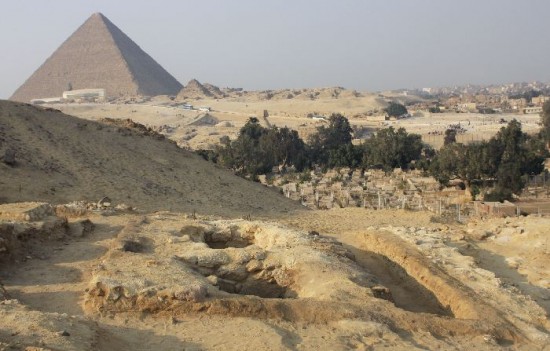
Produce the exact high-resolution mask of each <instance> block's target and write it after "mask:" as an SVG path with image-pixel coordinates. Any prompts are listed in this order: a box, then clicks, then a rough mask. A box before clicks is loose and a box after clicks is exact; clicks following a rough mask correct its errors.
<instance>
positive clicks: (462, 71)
mask: <svg viewBox="0 0 550 351" xmlns="http://www.w3.org/2000/svg"><path fill="white" fill-rule="evenodd" d="M0 3H1V5H2V13H1V17H2V18H1V20H0V38H1V40H0V43H1V44H2V46H1V54H0V60H1V61H0V62H1V63H2V64H1V65H0V77H1V79H0V98H3V99H5V98H8V97H9V96H11V94H12V93H13V92H14V91H15V89H17V88H18V87H19V86H20V85H21V84H22V83H23V82H24V81H25V80H26V79H27V78H28V77H29V76H30V75H31V74H32V73H33V72H34V71H35V70H36V69H37V68H38V67H39V66H40V65H41V64H42V63H43V62H44V61H45V60H46V59H47V58H48V57H49V56H50V55H51V54H52V53H53V52H54V51H55V50H56V49H57V48H58V47H59V46H60V45H61V43H63V41H64V40H65V39H67V38H68V37H69V36H70V35H71V34H72V33H73V32H74V31H75V30H76V29H77V28H78V27H79V26H80V25H81V24H82V23H83V22H84V21H86V19H87V18H88V17H89V16H90V15H91V14H92V13H94V12H101V13H103V14H104V15H105V16H106V17H107V18H109V19H110V20H111V21H112V22H113V23H114V24H115V25H116V26H118V27H119V28H120V29H121V30H122V31H123V32H125V33H126V34H127V35H128V36H129V37H130V38H131V39H132V40H134V41H135V42H136V43H137V44H138V45H139V46H140V47H141V48H142V49H143V50H145V51H146V52H147V53H148V54H149V55H151V56H152V57H153V58H154V59H155V60H156V61H157V62H158V63H159V64H161V65H162V66H163V67H164V68H165V69H166V70H167V71H168V72H170V73H171V74H172V75H173V76H174V77H175V78H176V79H178V80H179V81H180V82H181V83H182V84H186V83H187V81H189V80H190V79H192V78H196V79H198V80H199V81H201V82H208V83H212V84H215V85H218V86H220V87H241V88H245V89H247V90H256V89H279V88H306V87H327V86H343V87H345V88H349V89H357V90H361V91H378V90H386V89H399V88H422V87H434V86H451V85H464V84H468V83H471V84H498V83H506V82H519V81H534V80H539V81H543V82H548V81H550V69H549V68H550V67H549V66H550V20H549V16H550V1H549V0H515V1H512V0H278V1H277V0H271V1H263V0H195V1H191V0H181V1H177V0H173V1H170V0H155V1H145V0H131V1H130V0H116V1H115V0H93V1H92V0H70V1H69V0H55V1H53V0H51V1H46V0H25V1H16V0H0Z"/></svg>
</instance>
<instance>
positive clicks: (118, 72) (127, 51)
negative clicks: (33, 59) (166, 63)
mask: <svg viewBox="0 0 550 351" xmlns="http://www.w3.org/2000/svg"><path fill="white" fill-rule="evenodd" d="M69 87H70V88H72V89H88V88H103V89H105V90H106V94H107V96H108V97H120V96H135V95H148V96H154V95H165V94H166V95H176V94H177V93H178V92H179V91H180V90H181V88H182V85H181V84H180V83H179V82H178V81H177V80H176V79H175V78H174V77H172V76H171V75H170V74H169V73H168V72H167V71H166V70H165V69H164V68H162V67H161V66H160V65H159V64H158V63H157V62H156V61H155V60H154V59H153V58H152V57H151V56H149V55H148V54H147V53H145V52H144V51H143V50H142V49H141V48H140V47H139V46H138V45H137V44H136V43H134V42H133V41H132V39H130V38H129V37H128V36H127V35H126V34H124V33H123V32H122V31H121V30H120V29H119V28H118V27H117V26H115V25H114V24H113V23H112V22H111V21H109V19H108V18H107V17H105V16H104V15H102V14H101V13H94V14H93V15H92V16H91V17H90V18H88V20H87V21H86V22H84V24H82V26H80V28H78V29H77V30H76V31H75V32H74V33H73V34H72V35H71V36H70V37H69V38H68V39H67V40H66V41H65V42H64V43H63V44H62V45H61V46H60V47H59V48H58V49H57V50H56V51H55V52H54V53H53V54H52V55H51V56H50V57H49V58H48V59H47V60H46V62H44V64H42V66H40V67H39V68H38V69H37V70H36V71H35V72H34V73H33V74H32V75H31V77H30V78H29V79H27V81H26V82H25V83H24V84H23V85H22V86H21V87H19V89H17V90H16V91H15V93H14V94H13V96H12V97H11V100H16V101H23V102H28V101H30V100H31V99H37V98H46V97H58V96H61V95H62V93H63V91H65V90H68V89H69Z"/></svg>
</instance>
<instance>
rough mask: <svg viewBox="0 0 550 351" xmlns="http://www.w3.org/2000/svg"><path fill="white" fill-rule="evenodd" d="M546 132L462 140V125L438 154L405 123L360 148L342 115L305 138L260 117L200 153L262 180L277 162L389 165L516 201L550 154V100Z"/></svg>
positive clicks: (514, 127)
mask: <svg viewBox="0 0 550 351" xmlns="http://www.w3.org/2000/svg"><path fill="white" fill-rule="evenodd" d="M542 125H543V128H542V130H541V133H540V135H538V136H530V135H527V134H526V133H524V132H523V131H522V130H521V123H520V122H518V121H516V120H513V121H511V122H510V123H508V125H507V126H506V127H502V128H501V130H500V131H499V132H498V133H497V134H496V135H495V136H494V137H492V138H491V139H490V140H488V141H482V142H476V143H471V144H467V145H465V144H461V143H457V141H456V135H457V130H456V129H453V128H450V129H448V130H447V131H446V132H445V139H444V146H443V147H442V148H441V149H440V150H439V151H435V150H434V149H433V148H431V147H430V146H428V145H426V144H424V143H423V142H422V138H421V136H420V135H418V134H412V133H407V131H406V130H405V129H404V128H399V129H394V128H393V127H389V128H386V129H382V130H379V131H378V132H377V133H376V134H375V135H373V136H372V137H371V138H369V139H366V140H365V141H364V142H363V144H361V145H354V144H353V143H352V139H353V129H352V127H351V126H350V124H349V121H348V120H347V118H345V117H344V116H342V115H341V114H333V115H331V116H330V118H329V120H328V124H327V125H323V126H320V127H318V128H317V130H316V132H315V133H313V134H312V135H310V137H309V138H308V142H307V143H305V142H304V141H303V140H302V139H301V138H300V137H299V135H298V132H297V131H295V130H292V129H289V128H286V127H285V128H277V127H271V128H265V127H263V126H261V125H260V123H259V121H258V119H257V118H250V120H249V121H248V122H247V123H246V124H245V125H244V126H243V127H242V128H241V130H240V133H239V136H238V137H237V139H235V140H233V141H231V140H229V138H228V137H223V138H222V139H221V140H220V142H221V143H220V145H219V146H218V147H217V148H216V149H215V150H199V151H198V153H199V154H200V155H201V156H202V157H204V158H205V159H207V160H211V161H213V162H217V163H219V164H221V165H223V166H225V167H227V168H230V169H232V170H234V171H235V172H236V173H237V174H239V175H241V176H244V177H250V178H252V179H256V177H257V176H258V175H260V174H266V173H270V172H271V171H272V170H273V168H274V167H279V169H285V168H287V167H292V168H293V169H295V170H296V171H302V170H304V169H311V168H314V167H321V168H323V169H329V168H338V167H350V168H362V169H382V170H384V171H385V172H391V171H392V170H393V169H395V168H401V169H410V168H417V169H423V170H424V171H426V172H427V173H428V174H431V175H432V176H433V177H435V178H436V179H437V180H438V181H439V182H440V183H441V184H442V185H448V184H449V182H450V181H451V180H453V179H460V180H461V181H463V182H465V184H466V186H468V187H470V189H472V190H474V191H473V192H474V193H475V192H477V190H478V189H480V188H485V187H490V186H492V188H491V189H492V190H491V191H490V192H489V193H488V194H486V199H495V200H499V201H500V200H504V199H511V198H512V194H518V193H520V192H521V190H522V189H523V187H524V185H525V182H524V179H523V176H524V175H534V174H539V173H541V172H542V171H543V170H544V160H545V159H546V158H547V157H548V151H547V149H546V147H545V146H546V144H545V143H546V142H547V141H548V140H550V103H546V104H545V106H544V112H543V114H542Z"/></svg>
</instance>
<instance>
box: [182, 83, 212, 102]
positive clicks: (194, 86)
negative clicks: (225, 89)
mask: <svg viewBox="0 0 550 351" xmlns="http://www.w3.org/2000/svg"><path fill="white" fill-rule="evenodd" d="M213 96H214V94H213V93H212V92H211V91H210V90H208V89H207V88H206V87H205V86H204V85H202V84H201V83H200V82H199V81H198V80H196V79H191V80H190V81H189V82H188V83H187V85H186V86H185V87H184V88H183V89H181V91H180V92H179V93H178V96H177V97H178V98H179V99H202V98H209V97H213Z"/></svg>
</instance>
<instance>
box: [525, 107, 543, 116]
mask: <svg viewBox="0 0 550 351" xmlns="http://www.w3.org/2000/svg"><path fill="white" fill-rule="evenodd" d="M522 112H523V113H524V114H526V115H530V114H535V113H541V112H542V107H541V106H533V107H525V108H524V109H523V110H522Z"/></svg>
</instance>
